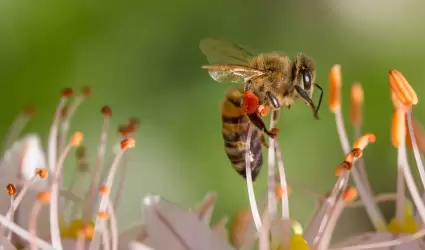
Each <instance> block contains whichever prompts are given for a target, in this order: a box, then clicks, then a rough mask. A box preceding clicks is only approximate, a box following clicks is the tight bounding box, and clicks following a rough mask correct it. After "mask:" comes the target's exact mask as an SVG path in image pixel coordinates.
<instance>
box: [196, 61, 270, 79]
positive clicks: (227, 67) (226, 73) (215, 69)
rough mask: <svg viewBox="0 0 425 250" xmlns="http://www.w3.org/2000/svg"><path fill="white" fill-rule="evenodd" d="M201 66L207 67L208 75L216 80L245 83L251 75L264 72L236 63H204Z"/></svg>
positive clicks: (258, 74)
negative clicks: (204, 64)
mask: <svg viewBox="0 0 425 250" xmlns="http://www.w3.org/2000/svg"><path fill="white" fill-rule="evenodd" d="M202 68H204V69H207V70H208V72H209V73H210V76H211V77H212V78H213V79H214V80H216V81H217V82H233V83H245V82H246V81H247V80H248V79H250V78H252V77H255V76H260V75H263V74H265V73H266V72H264V71H262V70H258V69H254V68H251V67H249V66H245V65H236V64H216V65H206V66H202Z"/></svg>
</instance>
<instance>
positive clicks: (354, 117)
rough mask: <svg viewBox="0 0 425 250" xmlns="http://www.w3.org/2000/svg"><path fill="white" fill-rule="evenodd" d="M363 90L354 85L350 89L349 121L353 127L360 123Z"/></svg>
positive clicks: (360, 86)
mask: <svg viewBox="0 0 425 250" xmlns="http://www.w3.org/2000/svg"><path fill="white" fill-rule="evenodd" d="M362 106H363V88H362V85H361V84H360V83H355V84H353V86H351V89H350V120H351V123H352V124H353V125H354V126H360V124H361V123H362Z"/></svg>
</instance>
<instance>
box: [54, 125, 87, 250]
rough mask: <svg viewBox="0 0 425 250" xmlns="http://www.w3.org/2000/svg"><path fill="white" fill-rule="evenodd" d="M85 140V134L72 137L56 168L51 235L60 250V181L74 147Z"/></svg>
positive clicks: (75, 134)
mask: <svg viewBox="0 0 425 250" xmlns="http://www.w3.org/2000/svg"><path fill="white" fill-rule="evenodd" d="M83 138H84V135H83V133H81V132H76V133H74V135H73V136H72V137H71V141H70V143H69V144H68V145H67V146H66V147H65V148H64V151H63V152H62V153H61V155H60V156H59V158H58V162H57V166H56V168H55V172H54V177H53V180H52V186H51V202H50V231H51V232H50V235H51V241H52V245H53V247H55V248H56V249H58V250H61V249H62V243H61V238H60V232H59V222H58V217H59V216H58V202H59V180H60V174H61V172H62V168H63V163H64V161H65V159H66V157H67V156H68V154H69V151H70V150H71V148H72V147H78V146H80V144H81V143H82V141H83Z"/></svg>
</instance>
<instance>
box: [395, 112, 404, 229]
mask: <svg viewBox="0 0 425 250" xmlns="http://www.w3.org/2000/svg"><path fill="white" fill-rule="evenodd" d="M404 117H405V113H404V111H403V110H402V109H400V108H398V109H396V110H395V111H394V115H393V120H392V131H391V141H392V144H393V146H394V147H396V148H397V201H396V220H397V223H398V224H399V225H403V224H404V217H405V216H404V211H405V206H404V203H405V200H404V199H405V186H404V185H405V183H404V174H403V172H404V170H403V168H404V167H405V166H404V165H403V164H404V162H405V158H406V155H405V150H406V149H405V138H406V128H405V123H404Z"/></svg>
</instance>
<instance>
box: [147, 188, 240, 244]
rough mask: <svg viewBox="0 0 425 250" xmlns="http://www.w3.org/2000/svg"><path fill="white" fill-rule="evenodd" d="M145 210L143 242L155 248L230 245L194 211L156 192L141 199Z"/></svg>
mask: <svg viewBox="0 0 425 250" xmlns="http://www.w3.org/2000/svg"><path fill="white" fill-rule="evenodd" d="M144 211H145V224H146V228H147V229H148V236H147V237H146V239H145V241H144V243H145V244H146V245H148V246H151V247H154V248H155V249H157V250H169V249H173V250H178V249H188V248H189V249H203V250H216V249H220V250H231V249H232V247H230V246H229V245H228V244H227V243H226V242H225V241H223V240H222V239H220V237H219V236H218V235H217V234H216V233H215V232H213V231H212V230H211V229H210V228H209V227H208V226H207V225H205V223H203V222H202V221H200V220H199V218H198V217H197V215H196V214H195V213H193V212H190V211H185V210H183V209H181V208H179V207H177V206H175V205H173V204H171V203H170V202H167V201H165V200H163V199H160V198H159V197H158V196H149V197H146V198H145V199H144ZM164 239H167V240H164Z"/></svg>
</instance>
